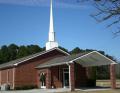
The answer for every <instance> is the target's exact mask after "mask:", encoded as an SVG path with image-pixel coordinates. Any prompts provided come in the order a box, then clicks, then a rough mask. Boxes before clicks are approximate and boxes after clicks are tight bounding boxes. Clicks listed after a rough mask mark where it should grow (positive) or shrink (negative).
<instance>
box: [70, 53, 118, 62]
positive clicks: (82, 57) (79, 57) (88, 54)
mask: <svg viewBox="0 0 120 93" xmlns="http://www.w3.org/2000/svg"><path fill="white" fill-rule="evenodd" d="M92 53H97V54H99V55H100V56H102V57H104V58H105V59H107V60H109V61H111V62H112V64H117V63H116V62H115V61H113V60H111V59H109V58H107V57H106V56H104V55H102V54H100V53H99V52H97V51H93V52H90V53H88V54H85V55H83V56H80V57H78V58H76V59H73V60H71V61H70V62H69V63H73V62H74V61H76V60H77V59H81V58H83V57H85V56H88V55H90V54H92Z"/></svg>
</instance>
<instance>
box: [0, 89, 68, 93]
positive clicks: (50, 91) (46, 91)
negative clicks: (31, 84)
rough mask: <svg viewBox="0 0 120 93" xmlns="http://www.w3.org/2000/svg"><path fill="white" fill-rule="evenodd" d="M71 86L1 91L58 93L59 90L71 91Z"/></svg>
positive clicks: (10, 92) (4, 92)
mask: <svg viewBox="0 0 120 93" xmlns="http://www.w3.org/2000/svg"><path fill="white" fill-rule="evenodd" d="M69 91H70V89H69V88H60V89H59V88H58V89H32V90H14V91H0V93H57V92H69Z"/></svg>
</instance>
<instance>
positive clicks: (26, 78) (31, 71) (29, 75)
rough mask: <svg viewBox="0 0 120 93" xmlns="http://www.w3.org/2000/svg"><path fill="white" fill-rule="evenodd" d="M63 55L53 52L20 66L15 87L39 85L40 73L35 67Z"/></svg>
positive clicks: (16, 73) (16, 72) (17, 69)
mask: <svg viewBox="0 0 120 93" xmlns="http://www.w3.org/2000/svg"><path fill="white" fill-rule="evenodd" d="M63 55H64V54H63V53H60V52H58V51H52V52H49V53H47V54H44V55H42V56H40V57H37V58H35V59H32V60H29V61H27V62H25V63H23V64H21V65H19V66H18V67H16V71H15V87H20V86H27V85H37V84H38V80H37V78H38V73H37V69H35V67H36V66H38V65H39V64H41V63H44V62H46V61H47V60H50V59H52V58H55V57H57V56H63Z"/></svg>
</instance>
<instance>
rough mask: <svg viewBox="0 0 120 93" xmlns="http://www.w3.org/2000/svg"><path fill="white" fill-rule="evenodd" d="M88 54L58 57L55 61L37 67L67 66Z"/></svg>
mask: <svg viewBox="0 0 120 93" xmlns="http://www.w3.org/2000/svg"><path fill="white" fill-rule="evenodd" d="M87 53H88V52H85V53H79V54H73V55H69V56H63V57H57V58H54V59H51V60H49V61H47V62H45V63H43V64H40V65H39V66H37V67H36V68H45V67H50V66H55V65H62V64H66V63H67V62H70V61H72V60H74V59H76V58H79V57H81V56H83V55H85V54H87Z"/></svg>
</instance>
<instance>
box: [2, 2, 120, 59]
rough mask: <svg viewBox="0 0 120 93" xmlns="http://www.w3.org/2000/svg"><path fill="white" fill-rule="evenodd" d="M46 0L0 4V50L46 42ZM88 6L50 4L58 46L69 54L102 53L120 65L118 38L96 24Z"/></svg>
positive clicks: (47, 10) (100, 24)
mask: <svg viewBox="0 0 120 93" xmlns="http://www.w3.org/2000/svg"><path fill="white" fill-rule="evenodd" d="M49 5H50V2H49V0H0V46H2V45H9V44H11V43H15V44H17V45H30V44H35V45H39V46H40V47H44V46H45V43H46V42H47V41H48V31H49V15H50V14H49V13H50V11H49V10H50V7H49ZM91 13H94V8H93V7H92V6H91V5H90V4H81V3H78V2H77V3H76V1H75V0H53V15H54V31H55V32H56V40H57V41H58V43H59V45H60V46H62V47H65V48H66V49H68V50H69V51H70V50H72V49H73V48H75V47H79V48H81V49H96V50H103V51H105V52H106V54H109V55H111V56H114V57H115V58H117V59H118V60H119V61H120V43H119V41H120V36H118V37H116V38H113V33H112V32H113V31H114V30H115V29H114V28H106V26H107V22H103V23H98V22H96V21H95V20H94V19H93V18H92V17H91V16H90V14H91Z"/></svg>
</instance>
